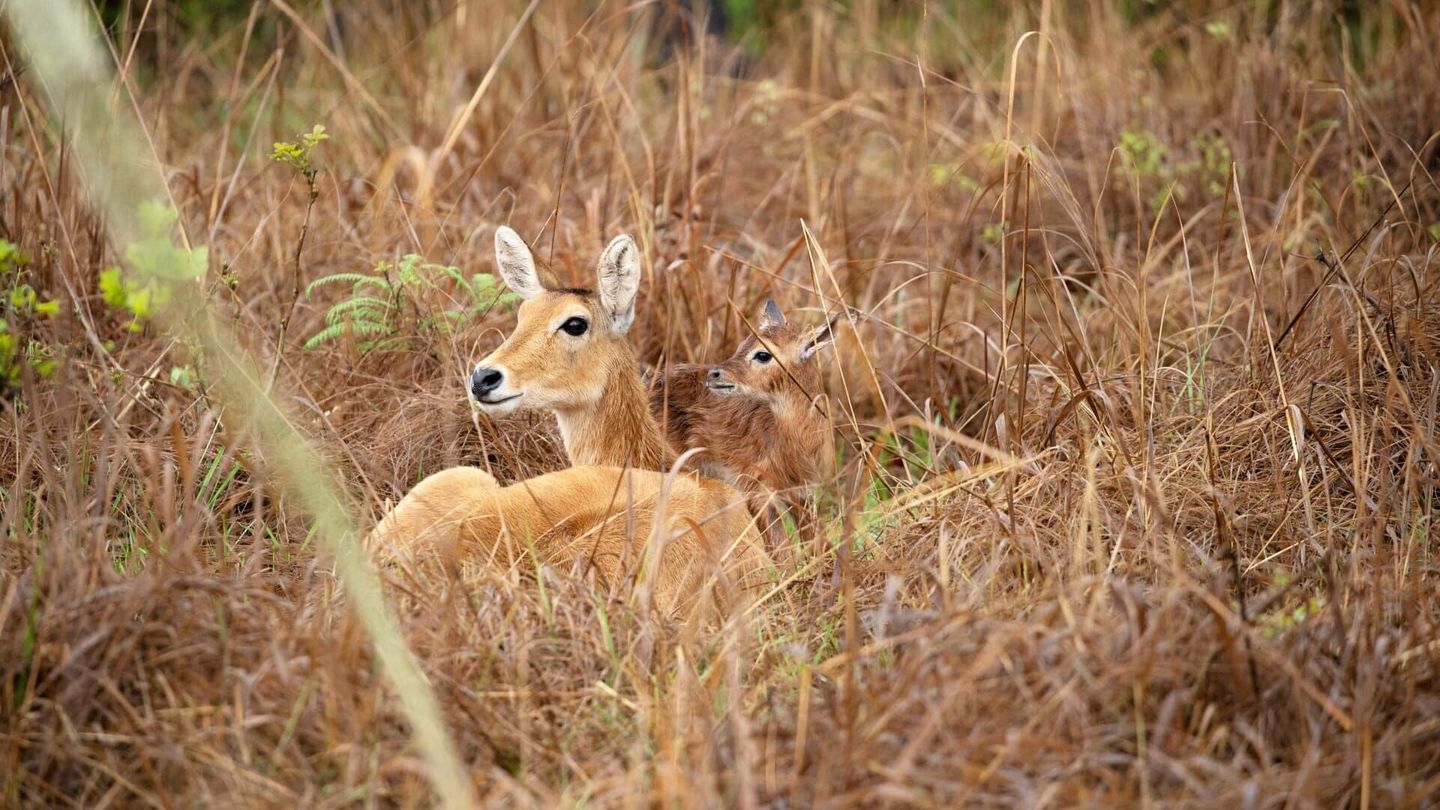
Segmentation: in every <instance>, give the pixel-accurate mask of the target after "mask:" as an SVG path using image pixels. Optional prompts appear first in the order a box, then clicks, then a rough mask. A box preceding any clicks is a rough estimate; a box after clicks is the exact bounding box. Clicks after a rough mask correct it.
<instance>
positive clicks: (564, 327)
mask: <svg viewBox="0 0 1440 810" xmlns="http://www.w3.org/2000/svg"><path fill="white" fill-rule="evenodd" d="M589 328H590V324H589V323H586V321H585V319H584V318H570V319H569V320H567V321H565V322H564V323H562V324H560V331H562V332H564V333H565V334H567V335H569V336H571V337H580V336H581V335H583V334H585V330H586V329H589Z"/></svg>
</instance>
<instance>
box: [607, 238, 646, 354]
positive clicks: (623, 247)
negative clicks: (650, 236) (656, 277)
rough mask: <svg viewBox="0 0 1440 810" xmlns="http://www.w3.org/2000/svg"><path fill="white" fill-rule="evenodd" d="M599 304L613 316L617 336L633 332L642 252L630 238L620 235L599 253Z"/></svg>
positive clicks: (612, 324)
mask: <svg viewBox="0 0 1440 810" xmlns="http://www.w3.org/2000/svg"><path fill="white" fill-rule="evenodd" d="M597 275H598V276H599V280H600V305H601V306H603V307H604V308H605V312H606V314H608V315H609V316H610V328H611V329H613V330H615V331H616V332H618V333H621V334H623V333H625V332H628V331H629V330H630V324H632V323H634V321H635V291H636V290H638V289H639V288H640V250H639V249H638V248H637V247H636V246H635V240H634V239H631V238H630V236H629V235H628V234H627V235H623V236H617V237H615V239H614V240H613V241H612V242H611V243H610V245H609V246H608V247H606V248H605V252H604V253H602V254H600V267H599V269H598V270H597Z"/></svg>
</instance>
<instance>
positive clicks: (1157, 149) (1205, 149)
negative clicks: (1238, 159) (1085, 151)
mask: <svg viewBox="0 0 1440 810" xmlns="http://www.w3.org/2000/svg"><path fill="white" fill-rule="evenodd" d="M1119 150H1120V154H1121V156H1122V157H1123V160H1121V162H1120V166H1121V170H1122V171H1124V172H1125V173H1126V174H1127V175H1129V176H1130V177H1131V178H1132V179H1134V180H1135V181H1136V182H1137V183H1138V184H1141V185H1142V186H1143V187H1145V188H1148V189H1153V191H1152V193H1151V194H1150V197H1149V198H1148V200H1147V202H1148V204H1149V206H1150V209H1151V210H1152V211H1157V212H1158V211H1159V210H1160V208H1161V207H1162V206H1164V205H1165V202H1166V200H1168V199H1169V198H1170V197H1171V196H1172V195H1173V196H1174V197H1175V199H1177V200H1184V199H1186V198H1187V197H1188V196H1189V195H1190V194H1191V193H1194V192H1196V191H1197V190H1203V191H1204V192H1205V193H1206V194H1209V195H1210V196H1212V197H1219V196H1223V195H1224V193H1225V185H1226V183H1228V182H1229V180H1230V165H1231V163H1232V162H1233V161H1234V154H1233V153H1232V152H1231V151H1230V145H1229V144H1228V143H1226V142H1225V139H1224V138H1222V137H1221V136H1219V135H1217V134H1214V133H1201V134H1199V135H1196V136H1195V137H1194V138H1191V139H1190V141H1189V143H1187V144H1186V148H1185V150H1184V154H1187V155H1192V156H1193V157H1190V158H1189V159H1185V160H1174V159H1172V157H1171V153H1170V150H1169V149H1168V148H1166V146H1165V144H1163V143H1161V142H1160V139H1159V138H1157V137H1156V136H1155V134H1154V133H1152V132H1149V131H1148V130H1137V129H1125V130H1122V131H1121V133H1120V142H1119ZM1236 172H1237V173H1238V174H1240V175H1242V176H1243V175H1244V167H1242V166H1237V167H1236Z"/></svg>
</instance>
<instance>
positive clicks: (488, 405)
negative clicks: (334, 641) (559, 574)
mask: <svg viewBox="0 0 1440 810" xmlns="http://www.w3.org/2000/svg"><path fill="white" fill-rule="evenodd" d="M496 257H497V260H498V262H499V266H500V271H501V274H502V275H503V276H504V278H505V280H506V283H507V284H508V285H509V286H510V287H511V289H513V290H515V291H516V292H517V293H519V294H521V295H522V296H523V297H524V298H525V299H526V300H525V301H524V302H523V303H522V304H521V305H520V308H519V312H518V315H517V318H518V323H517V325H516V328H515V331H514V332H513V333H511V335H510V336H509V337H508V338H507V339H506V340H505V342H504V343H503V344H501V345H500V347H499V348H497V349H496V350H495V351H494V352H492V353H491V354H490V355H489V356H488V357H486V358H485V359H484V360H482V361H480V364H479V365H478V366H477V368H476V373H475V377H473V378H472V392H474V391H476V390H478V389H477V388H476V386H478V385H480V382H478V381H479V380H481V379H482V378H483V377H484V375H486V374H491V373H495V374H498V376H496V377H495V378H494V380H495V384H494V385H492V386H491V387H488V388H485V389H484V390H483V391H482V392H481V393H478V394H475V396H476V397H477V401H478V402H479V403H480V407H481V408H483V409H486V410H489V411H491V412H493V413H504V412H507V411H509V410H513V409H515V408H540V409H546V410H550V411H553V412H554V413H555V415H556V417H557V419H558V421H559V424H560V431H561V435H562V437H563V438H564V440H565V448H566V451H567V453H568V454H569V456H570V459H571V463H572V464H573V465H575V466H572V467H571V468H569V469H566V470H561V471H558V472H553V473H548V474H546V475H542V476H538V477H536V478H531V479H529V480H526V481H522V482H519V483H516V484H511V485H510V486H507V487H500V486H498V485H497V483H496V482H495V479H494V478H493V477H491V476H490V475H489V474H487V473H485V472H484V471H482V470H478V469H474V468H467V467H457V468H452V469H449V470H445V471H443V472H440V473H437V474H435V475H432V476H430V477H428V478H426V479H425V480H424V481H421V482H420V483H419V484H417V485H416V486H415V487H414V489H412V490H411V491H410V492H409V493H408V494H407V495H406V496H405V498H404V499H403V500H402V501H401V502H400V504H399V505H397V506H396V507H395V508H394V509H393V510H392V511H391V512H390V513H389V514H387V515H386V516H385V518H384V519H383V520H382V521H381V522H380V523H379V525H377V526H376V527H375V530H374V531H373V532H372V534H371V537H370V543H371V544H372V548H376V549H378V550H380V552H381V553H382V554H386V555H400V556H411V557H413V558H425V557H430V556H436V555H438V556H440V557H442V558H445V559H449V560H466V559H480V560H491V561H493V562H495V563H498V564H501V565H513V564H514V563H516V562H517V561H518V560H519V559H520V557H521V554H522V553H524V552H525V550H527V549H530V550H532V551H533V554H534V555H535V557H536V558H537V559H539V560H540V561H542V562H545V563H549V564H559V565H568V566H571V567H572V568H579V569H580V570H582V571H591V570H593V571H594V572H595V573H596V574H597V575H598V576H599V578H600V580H601V581H602V582H603V583H605V584H606V585H608V586H609V587H611V588H615V587H617V586H619V585H621V584H622V583H624V582H626V581H627V580H630V579H631V578H632V577H633V578H635V581H637V582H640V583H644V584H646V587H648V588H650V589H651V591H652V592H653V594H654V597H655V604H656V606H657V607H658V608H660V609H661V610H663V611H666V612H686V613H688V612H689V611H690V610H691V609H692V608H694V607H695V605H696V602H697V600H698V599H699V598H700V596H701V595H702V593H704V592H705V591H706V590H708V589H707V588H705V587H704V586H705V584H706V583H707V581H710V579H711V578H712V577H716V576H717V575H719V576H718V578H719V579H720V580H722V581H724V580H731V581H734V582H737V583H739V584H741V585H743V586H746V587H750V586H753V585H755V584H757V583H758V582H759V581H760V580H759V579H758V577H759V576H760V574H761V572H762V571H763V570H764V568H765V566H766V564H767V562H768V560H767V558H766V557H765V553H764V551H763V546H762V544H761V543H760V540H759V532H758V531H757V529H756V527H755V520H754V519H753V517H752V515H751V512H750V510H749V508H748V504H747V500H746V499H745V498H744V497H743V496H742V495H740V494H739V493H738V492H736V491H735V490H733V489H731V488H730V487H729V486H727V485H725V484H723V483H721V482H719V481H715V480H710V479H706V478H703V477H701V476H699V475H696V474H694V473H689V474H681V475H676V476H669V475H666V474H663V473H661V472H657V471H656V470H659V469H663V468H664V467H665V466H667V465H668V464H669V463H670V459H672V458H673V455H672V454H671V452H670V449H669V447H668V445H667V444H666V442H665V440H664V437H663V436H662V434H661V433H660V429H659V426H658V425H657V424H656V423H655V420H654V418H653V417H652V416H651V415H650V411H649V408H648V407H647V403H646V399H645V392H644V388H643V386H642V384H641V381H640V377H639V371H638V368H637V364H636V362H635V356H634V354H633V352H631V350H630V347H629V344H628V343H627V342H626V340H625V337H624V336H625V332H626V331H627V330H628V329H629V326H630V321H631V319H633V316H634V294H635V289H636V286H637V285H638V279H639V271H638V258H637V256H636V247H635V244H634V242H633V241H632V240H630V238H629V237H620V238H617V239H616V240H615V241H613V242H611V243H610V246H609V247H608V248H606V250H605V253H604V254H603V255H602V256H601V260H600V267H599V272H598V274H597V276H598V278H597V280H598V282H599V289H600V290H601V292H599V293H593V292H590V291H588V290H550V289H546V288H545V287H544V286H543V285H542V284H541V283H540V281H539V276H538V274H537V272H536V269H535V266H534V262H533V259H532V257H531V256H530V252H529V248H528V247H526V246H525V244H524V242H523V241H521V240H520V238H519V236H518V235H517V234H515V233H514V232H513V231H511V230H509V229H508V228H501V229H500V230H499V231H498V232H497V234H496ZM572 318H579V319H583V320H584V321H586V323H587V324H588V327H587V328H586V330H585V331H584V332H583V333H582V334H580V335H572V334H569V333H568V332H565V331H564V330H563V329H562V326H563V325H564V324H565V323H567V321H569V319H572ZM597 465H598V466H597ZM625 467H630V468H632V469H623V468H625ZM662 502H663V505H664V508H663V511H661V512H659V513H658V514H659V515H660V516H661V517H663V520H660V521H657V510H659V508H660V505H661V503H662ZM657 522H659V524H660V526H661V531H660V532H659V534H658V535H657V536H658V537H659V538H660V548H662V549H663V550H662V551H661V552H660V553H659V555H658V557H657V558H656V562H655V563H654V565H653V566H647V567H645V568H642V567H641V560H643V559H645V558H646V556H647V550H648V549H651V548H653V547H654V546H652V545H651V542H650V538H651V536H652V533H653V529H654V528H655V526H656V524H657ZM650 556H651V557H654V556H655V555H650ZM652 568H653V572H654V574H653V578H651V577H648V576H645V575H644V571H646V570H651V569H652Z"/></svg>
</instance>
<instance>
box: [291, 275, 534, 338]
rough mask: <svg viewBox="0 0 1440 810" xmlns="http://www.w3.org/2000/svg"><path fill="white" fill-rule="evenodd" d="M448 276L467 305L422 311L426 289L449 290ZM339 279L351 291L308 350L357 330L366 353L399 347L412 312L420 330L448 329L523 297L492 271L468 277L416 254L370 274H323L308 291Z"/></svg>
mask: <svg viewBox="0 0 1440 810" xmlns="http://www.w3.org/2000/svg"><path fill="white" fill-rule="evenodd" d="M445 279H450V280H451V281H453V282H454V283H455V287H456V288H457V289H458V290H459V292H460V293H461V303H462V304H463V306H462V307H461V308H459V309H455V308H442V309H438V310H435V309H432V310H431V311H430V312H423V311H422V306H421V298H422V297H423V296H425V295H426V294H430V293H442V294H445V295H447V296H448V295H450V294H449V293H448V292H446V291H445V290H444V289H443V287H442V283H443V282H444V280H445ZM336 284H349V285H350V296H349V297H348V298H346V299H345V300H343V301H340V302H339V303H336V304H334V305H332V306H331V307H330V308H329V309H328V310H326V312H325V326H324V327H323V328H322V329H320V331H318V332H316V333H315V334H313V335H311V336H310V338H309V339H308V340H306V341H305V348H307V349H313V348H316V347H318V346H323V345H325V344H327V343H331V342H334V341H336V340H339V339H340V338H341V337H343V336H345V335H353V336H355V337H357V338H360V340H359V342H358V343H357V348H358V349H359V350H360V351H362V352H369V351H374V350H378V351H394V350H396V349H398V348H400V347H402V346H403V345H404V343H405V340H406V335H405V334H404V332H405V327H406V326H407V323H406V312H407V311H414V312H417V313H419V314H418V315H417V316H416V318H415V320H414V327H415V330H414V331H415V332H418V333H420V334H434V333H449V332H452V331H454V330H455V329H457V328H459V327H461V326H464V325H466V324H468V323H470V322H471V321H473V320H474V319H475V318H477V317H479V316H480V315H483V314H485V313H486V312H489V311H490V310H491V309H493V308H495V307H500V308H502V309H512V308H514V307H515V305H516V304H518V303H519V301H520V297H519V296H517V295H515V294H514V293H512V292H509V291H507V290H506V289H505V288H504V287H503V286H502V285H501V284H500V283H499V282H498V281H497V280H496V279H495V276H493V275H491V274H489V273H476V274H474V275H471V276H468V277H467V276H466V275H465V274H464V273H462V272H460V269H459V268H457V267H452V266H449V265H441V264H433V263H430V262H427V261H425V260H424V259H423V258H421V257H420V256H419V255H417V254H414V253H410V254H407V255H406V256H405V257H404V258H402V259H401V260H400V261H399V263H398V264H393V265H392V264H391V263H390V262H383V261H382V262H380V263H379V264H377V265H375V269H374V270H372V271H371V272H369V273H335V274H333V275H328V276H325V277H323V278H318V279H316V280H315V281H312V282H311V283H310V285H309V286H308V287H306V288H305V296H306V297H307V298H309V297H312V296H313V295H314V294H315V291H316V290H318V289H320V288H322V287H328V286H331V285H336ZM407 303H409V304H410V306H409V307H408V308H407Z"/></svg>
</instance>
